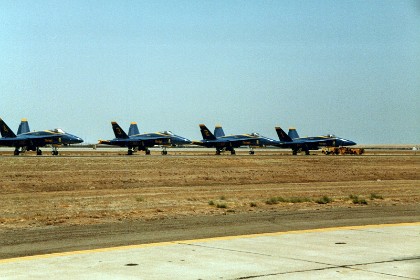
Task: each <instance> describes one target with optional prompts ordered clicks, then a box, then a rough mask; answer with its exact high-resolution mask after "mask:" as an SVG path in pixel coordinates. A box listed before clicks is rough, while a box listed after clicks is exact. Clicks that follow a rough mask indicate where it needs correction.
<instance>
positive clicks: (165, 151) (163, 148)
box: [160, 147, 168, 156]
mask: <svg viewBox="0 0 420 280" xmlns="http://www.w3.org/2000/svg"><path fill="white" fill-rule="evenodd" d="M160 153H161V154H162V155H163V156H166V155H167V154H168V151H167V150H166V147H162V152H160Z"/></svg>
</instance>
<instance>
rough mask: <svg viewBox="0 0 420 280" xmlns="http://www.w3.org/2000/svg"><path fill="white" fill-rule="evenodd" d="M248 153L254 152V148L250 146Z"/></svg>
mask: <svg viewBox="0 0 420 280" xmlns="http://www.w3.org/2000/svg"><path fill="white" fill-rule="evenodd" d="M249 154H250V155H253V154H255V152H254V148H252V147H250V150H249Z"/></svg>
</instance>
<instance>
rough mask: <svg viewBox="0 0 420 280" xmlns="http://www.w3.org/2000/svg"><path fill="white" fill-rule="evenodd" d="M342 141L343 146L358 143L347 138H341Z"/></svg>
mask: <svg viewBox="0 0 420 280" xmlns="http://www.w3.org/2000/svg"><path fill="white" fill-rule="evenodd" d="M341 142H342V143H343V144H342V146H353V145H356V144H357V143H356V142H353V141H351V140H347V139H341Z"/></svg>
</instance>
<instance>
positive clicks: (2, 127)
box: [0, 118, 16, 138]
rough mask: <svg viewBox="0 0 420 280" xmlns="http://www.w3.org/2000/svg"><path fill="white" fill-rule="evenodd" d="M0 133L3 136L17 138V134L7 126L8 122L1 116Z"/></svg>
mask: <svg viewBox="0 0 420 280" xmlns="http://www.w3.org/2000/svg"><path fill="white" fill-rule="evenodd" d="M0 133H1V137H8V138H15V137H16V134H15V133H14V132H13V131H12V130H11V129H10V128H9V127H8V126H7V124H6V123H5V122H4V121H3V119H1V118H0Z"/></svg>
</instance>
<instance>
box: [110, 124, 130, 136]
mask: <svg viewBox="0 0 420 280" xmlns="http://www.w3.org/2000/svg"><path fill="white" fill-rule="evenodd" d="M111 124H112V130H114V134H115V138H120V139H125V138H128V135H127V133H125V131H124V130H123V129H122V128H121V126H119V124H118V123H117V122H111Z"/></svg>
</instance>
